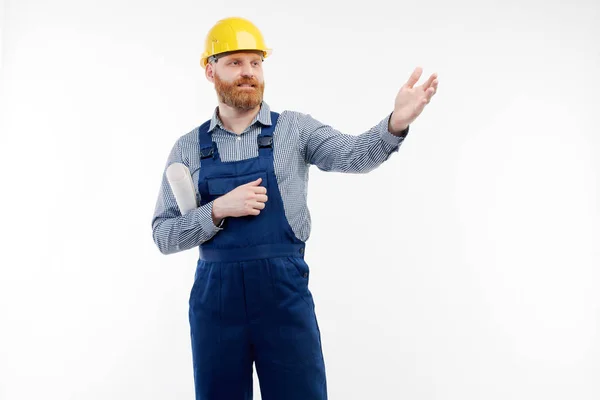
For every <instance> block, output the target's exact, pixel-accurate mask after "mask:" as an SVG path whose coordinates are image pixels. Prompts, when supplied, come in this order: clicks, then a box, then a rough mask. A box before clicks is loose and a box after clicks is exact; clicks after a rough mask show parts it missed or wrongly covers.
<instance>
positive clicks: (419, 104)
mask: <svg viewBox="0 0 600 400" xmlns="http://www.w3.org/2000/svg"><path fill="white" fill-rule="evenodd" d="M422 73H423V69H422V68H421V67H417V68H415V70H414V71H413V73H412V74H411V76H410V78H409V79H408V81H407V82H406V83H405V84H404V85H402V87H401V88H400V91H399V92H398V95H396V101H395V103H394V112H393V113H392V116H391V118H390V122H389V130H390V132H391V133H395V134H398V133H400V132H402V131H403V130H405V129H406V128H407V127H408V125H410V124H411V123H412V122H413V121H414V120H415V119H416V118H417V117H418V116H419V115H420V114H421V112H422V111H423V109H424V108H425V106H426V105H427V104H429V102H430V101H431V98H432V97H433V95H434V94H435V93H436V92H437V87H438V80H437V74H435V73H434V74H432V75H431V76H430V77H429V79H428V80H427V82H425V83H424V84H422V85H420V86H417V87H415V84H416V83H417V82H418V80H419V78H420V77H421V74H422Z"/></svg>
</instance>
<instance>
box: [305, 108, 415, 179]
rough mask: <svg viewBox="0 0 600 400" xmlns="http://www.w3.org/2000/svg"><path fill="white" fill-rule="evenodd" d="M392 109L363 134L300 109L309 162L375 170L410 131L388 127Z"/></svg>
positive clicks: (327, 167)
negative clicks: (397, 131) (341, 128)
mask: <svg viewBox="0 0 600 400" xmlns="http://www.w3.org/2000/svg"><path fill="white" fill-rule="evenodd" d="M390 117H391V113H390V114H388V115H387V116H386V117H385V118H384V119H382V120H381V121H380V122H379V123H378V124H377V125H375V126H373V127H372V128H371V129H369V130H367V131H366V132H363V133H361V134H359V135H352V134H348V133H343V132H340V131H338V130H337V129H334V128H332V127H331V126H329V125H327V124H324V123H322V122H320V121H318V120H316V119H315V118H313V117H312V116H311V115H310V114H303V113H298V124H299V132H300V148H301V151H302V152H303V156H304V159H305V161H306V162H307V163H309V164H313V165H315V166H317V167H318V168H319V169H320V170H322V171H333V172H346V173H366V172H369V171H372V170H373V169H375V168H376V167H378V166H379V165H381V164H382V163H383V162H384V161H386V160H387V159H388V158H389V157H390V156H391V155H392V154H393V153H394V152H397V151H398V150H399V147H400V145H401V144H402V142H403V140H404V138H405V137H406V135H407V134H408V130H409V128H408V127H407V128H406V129H405V130H404V131H402V132H401V133H400V134H399V135H393V134H392V133H390V131H389V129H388V123H389V119H390Z"/></svg>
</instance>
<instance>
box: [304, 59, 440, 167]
mask: <svg viewBox="0 0 600 400" xmlns="http://www.w3.org/2000/svg"><path fill="white" fill-rule="evenodd" d="M422 72H423V70H422V68H420V67H417V68H415V70H414V71H413V73H412V74H411V76H410V77H409V79H408V80H407V82H406V83H405V84H404V85H402V87H401V88H400V90H399V91H398V94H397V95H396V99H395V101H394V110H393V111H392V112H391V113H390V114H389V115H388V116H387V117H386V118H384V119H383V120H381V121H380V122H379V123H378V124H377V125H375V126H374V127H373V128H371V129H370V130H368V131H366V132H364V133H361V134H360V135H358V136H356V135H350V134H346V133H342V132H340V131H338V130H336V129H334V128H332V127H331V126H329V125H326V124H323V123H321V122H319V121H317V120H316V119H314V118H312V117H311V116H310V115H306V114H299V116H298V123H299V132H300V144H301V150H302V153H303V155H304V159H305V160H306V162H307V163H309V164H313V165H316V166H317V167H318V168H319V169H321V170H323V171H336V172H349V173H365V172H369V171H371V170H373V169H374V168H376V167H377V166H379V165H380V164H381V163H383V162H384V161H385V160H387V159H388V158H389V157H390V155H391V154H392V153H394V152H397V151H398V148H399V147H400V144H401V143H402V141H403V140H404V138H405V137H406V135H407V134H408V130H409V126H410V124H411V123H412V122H413V121H414V120H415V119H416V118H417V117H418V116H419V115H420V114H421V112H422V111H423V109H424V108H425V106H426V105H427V104H429V102H430V100H431V98H432V97H433V95H434V94H435V93H436V91H437V87H438V79H437V74H432V75H431V76H430V77H429V79H427V81H426V82H425V83H424V84H422V85H420V86H415V84H416V83H417V81H418V80H419V78H420V77H421V74H422Z"/></svg>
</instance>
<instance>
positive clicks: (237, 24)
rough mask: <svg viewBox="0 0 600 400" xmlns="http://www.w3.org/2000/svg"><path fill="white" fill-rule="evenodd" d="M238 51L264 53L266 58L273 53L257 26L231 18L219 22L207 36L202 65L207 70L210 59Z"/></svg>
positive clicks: (237, 18)
mask: <svg viewBox="0 0 600 400" xmlns="http://www.w3.org/2000/svg"><path fill="white" fill-rule="evenodd" d="M238 50H258V51H262V52H263V57H264V58H266V57H268V56H270V55H271V53H272V51H273V50H272V49H270V48H268V47H267V46H266V45H265V41H264V38H263V35H262V33H261V32H260V30H259V29H258V28H257V27H256V25H254V24H253V23H252V22H250V21H248V20H247V19H244V18H240V17H229V18H225V19H222V20H220V21H218V22H217V23H216V24H215V25H214V26H213V27H212V28H211V30H210V31H209V32H208V34H207V35H206V41H205V47H204V53H202V58H201V60H200V65H202V68H206V64H207V63H208V59H209V57H211V56H214V55H217V54H220V53H226V52H231V51H238Z"/></svg>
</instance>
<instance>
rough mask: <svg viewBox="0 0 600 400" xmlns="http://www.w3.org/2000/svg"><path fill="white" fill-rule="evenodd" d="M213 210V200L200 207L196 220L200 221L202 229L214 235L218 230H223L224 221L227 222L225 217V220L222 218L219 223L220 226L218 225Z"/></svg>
mask: <svg viewBox="0 0 600 400" xmlns="http://www.w3.org/2000/svg"><path fill="white" fill-rule="evenodd" d="M212 210H213V201H211V202H210V203H206V204H205V205H203V206H201V207H199V208H198V212H197V213H196V216H197V218H198V219H197V221H196V222H197V223H199V224H200V226H201V227H202V230H203V231H204V232H206V233H207V234H209V235H210V236H213V235H215V234H216V233H217V232H219V231H222V230H223V223H224V222H225V219H223V220H221V223H220V224H219V226H216V225H215V224H214V222H213V218H212Z"/></svg>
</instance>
